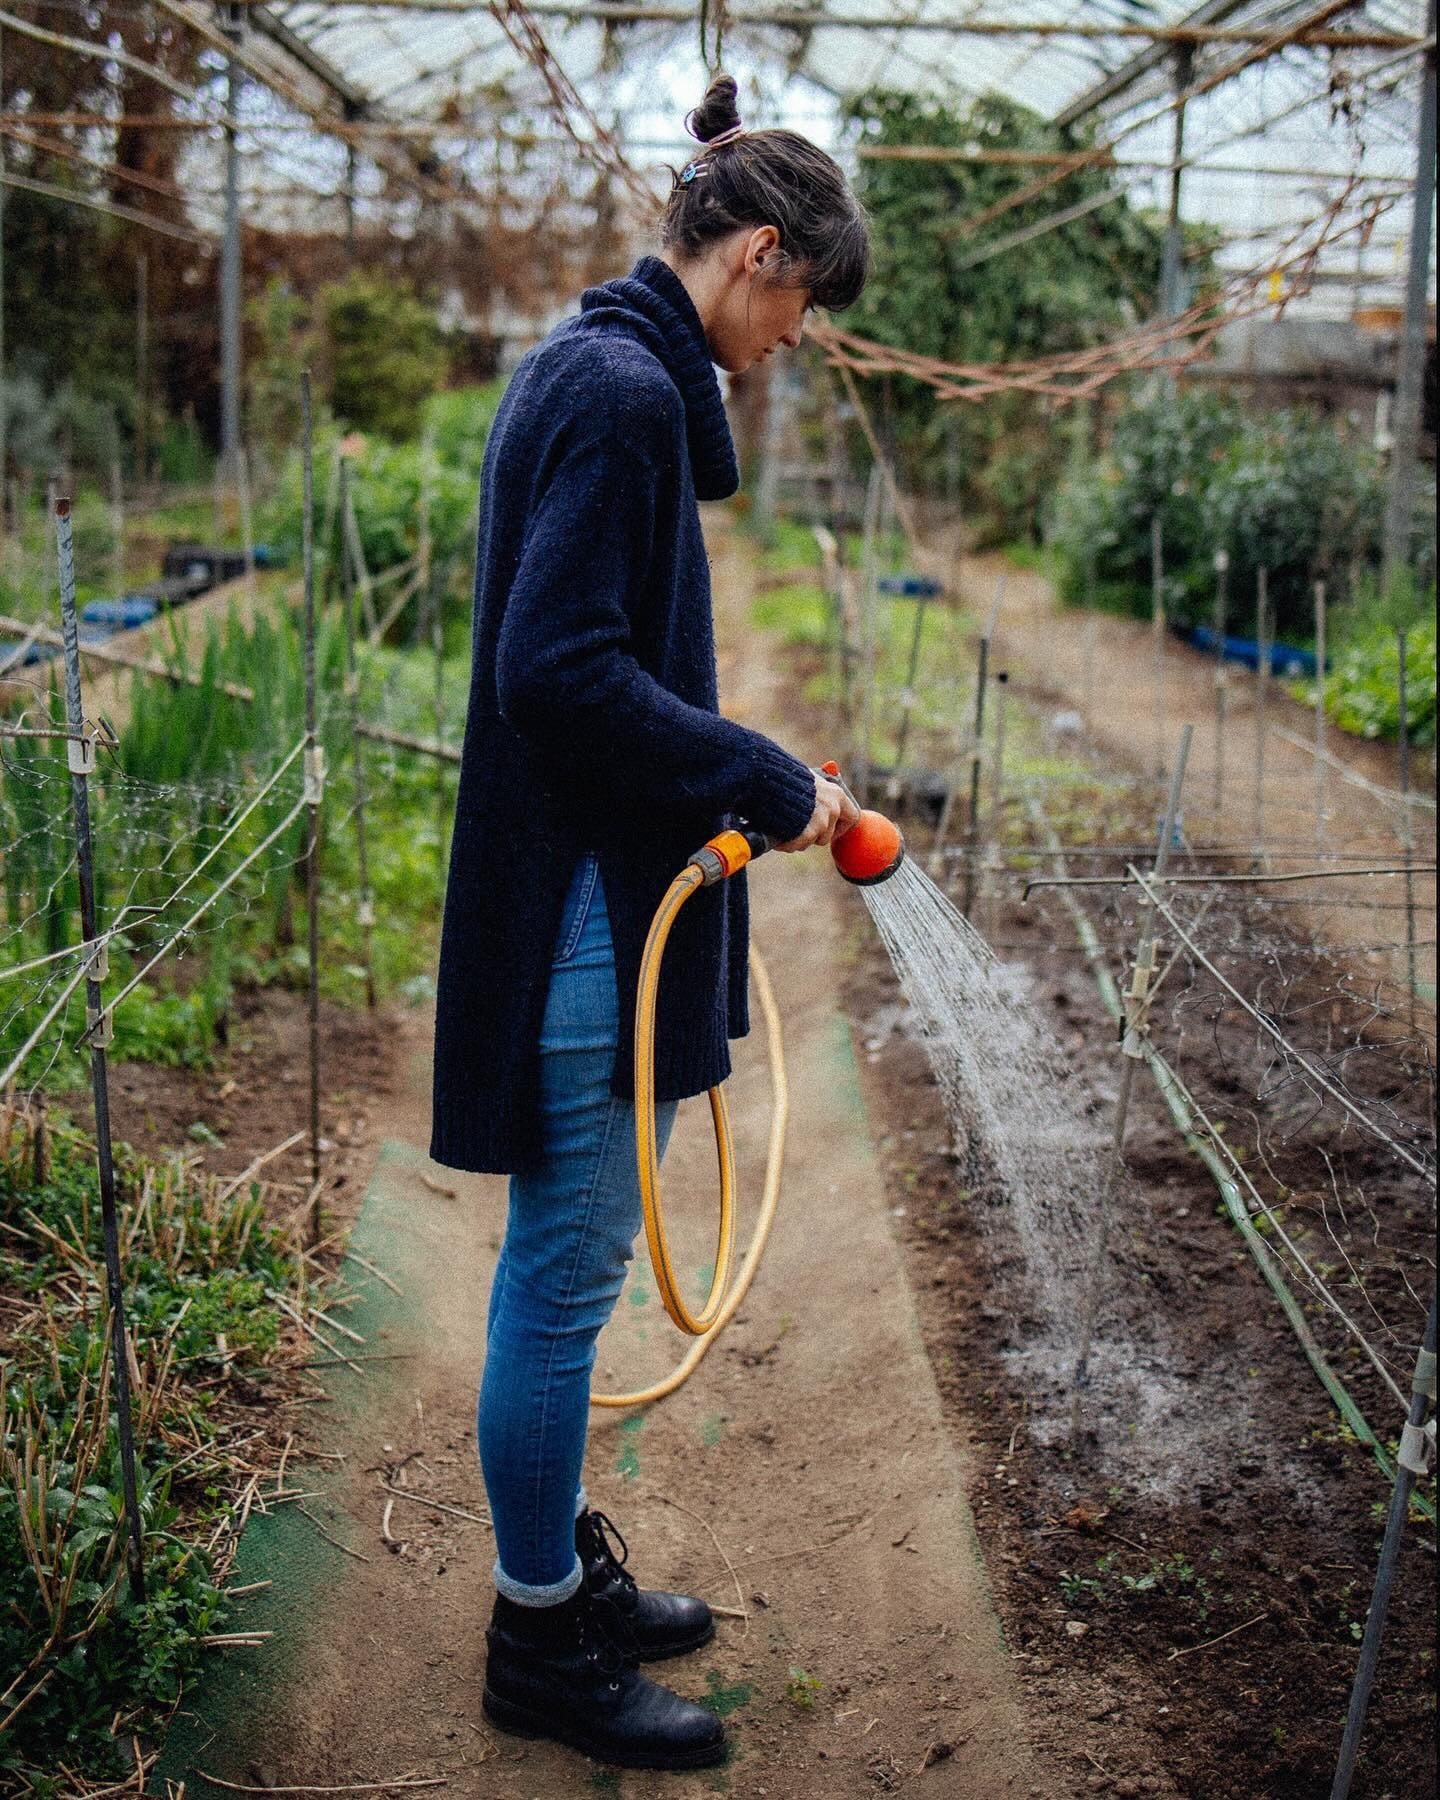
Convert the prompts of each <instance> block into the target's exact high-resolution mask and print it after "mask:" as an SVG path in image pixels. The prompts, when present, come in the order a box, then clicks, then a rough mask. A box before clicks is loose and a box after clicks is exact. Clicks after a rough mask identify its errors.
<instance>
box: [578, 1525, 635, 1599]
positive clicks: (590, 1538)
mask: <svg viewBox="0 0 1440 1800" xmlns="http://www.w3.org/2000/svg"><path fill="white" fill-rule="evenodd" d="M580 1524H581V1528H582V1529H583V1531H584V1533H585V1540H586V1541H585V1550H584V1553H583V1554H584V1557H585V1560H586V1561H587V1562H590V1561H594V1562H596V1563H598V1564H599V1566H600V1567H601V1568H602V1569H603V1570H604V1572H605V1579H606V1580H607V1581H618V1582H619V1583H620V1584H621V1585H622V1586H623V1587H625V1588H626V1589H628V1590H629V1591H630V1592H632V1593H633V1592H634V1591H635V1585H636V1584H635V1577H634V1576H633V1575H632V1574H631V1573H630V1571H629V1570H628V1569H627V1568H626V1567H625V1564H626V1563H627V1562H628V1561H629V1560H630V1546H629V1545H628V1544H627V1543H626V1542H625V1539H624V1538H623V1537H622V1536H621V1533H620V1528H619V1526H618V1525H616V1523H615V1521H614V1520H613V1519H611V1518H609V1517H607V1516H606V1514H604V1513H602V1512H584V1513H582V1514H581V1515H580ZM612 1537H613V1538H614V1540H615V1542H616V1543H617V1544H618V1545H619V1546H620V1554H619V1555H618V1556H617V1555H616V1554H615V1552H614V1550H613V1549H612V1548H611V1545H610V1540H611V1538H612Z"/></svg>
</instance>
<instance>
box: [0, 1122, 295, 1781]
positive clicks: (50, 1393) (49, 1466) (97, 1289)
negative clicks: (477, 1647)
mask: <svg viewBox="0 0 1440 1800" xmlns="http://www.w3.org/2000/svg"><path fill="white" fill-rule="evenodd" d="M48 1135H49V1157H48V1167H47V1170H46V1173H45V1176H44V1179H43V1180H41V1181H39V1182H37V1181H36V1179H35V1171H34V1161H33V1151H32V1144H31V1134H30V1126H29V1122H28V1120H27V1117H26V1115H25V1114H24V1113H23V1112H19V1111H17V1110H15V1109H13V1108H11V1109H9V1110H7V1111H5V1112H3V1113H0V1222H3V1224H4V1226H5V1232H4V1236H3V1238H0V1283H3V1285H4V1287H5V1288H6V1290H7V1291H8V1293H9V1294H10V1295H11V1296H12V1297H13V1298H14V1299H15V1300H16V1301H17V1302H18V1303H20V1305H21V1308H22V1311H21V1318H20V1322H19V1324H18V1325H16V1326H15V1327H14V1329H13V1332H12V1334H11V1337H10V1340H9V1343H8V1346H7V1358H6V1362H5V1365H4V1370H3V1388H0V1441H3V1448H4V1475H3V1477H0V1590H3V1592H4V1593H5V1594H6V1595H7V1598H8V1602H9V1603H8V1605H7V1608H6V1611H5V1613H4V1614H3V1616H0V1689H5V1690H7V1691H9V1692H10V1694H11V1697H12V1700H11V1703H12V1704H13V1701H14V1700H16V1699H21V1698H25V1697H26V1696H27V1695H29V1696H30V1697H29V1698H28V1700H27V1703H26V1705H25V1707H24V1710H23V1712H20V1713H19V1715H18V1717H16V1718H15V1720H14V1723H13V1724H12V1726H11V1728H10V1732H9V1735H8V1737H7V1739H6V1742H5V1745H4V1748H3V1750H0V1770H3V1771H4V1773H5V1774H6V1775H9V1776H11V1777H12V1778H14V1779H15V1780H16V1781H17V1783H18V1782H23V1783H24V1784H25V1786H24V1790H23V1791H27V1792H39V1793H43V1792H46V1791H48V1790H47V1789H46V1788H45V1787H44V1786H43V1785H38V1786H37V1782H38V1783H42V1784H43V1782H44V1780H45V1776H44V1774H43V1771H45V1770H51V1769H54V1768H55V1767H56V1765H57V1763H59V1762H60V1761H62V1760H63V1761H64V1762H66V1763H67V1764H69V1765H71V1766H72V1767H76V1768H81V1769H83V1770H84V1771H85V1772H86V1773H87V1774H89V1775H92V1776H95V1777H97V1778H100V1777H104V1778H108V1779H115V1778H118V1777H120V1776H122V1775H123V1774H124V1773H125V1772H126V1762H125V1759H124V1758H123V1757H122V1755H121V1752H120V1749H119V1745H120V1744H122V1743H124V1742H125V1741H126V1740H127V1737H128V1734H129V1733H130V1732H131V1731H153V1730H154V1728H155V1726H156V1725H157V1724H158V1722H159V1721H160V1720H161V1719H162V1718H163V1716H164V1714H165V1713H166V1712H167V1711H168V1709H169V1708H170V1707H171V1706H172V1705H173V1703H174V1702H175V1700H176V1699H177V1698H178V1696H179V1694H180V1691H181V1688H182V1686H183V1684H184V1682H185V1681H186V1680H187V1679H189V1677H190V1676H191V1675H192V1674H193V1673H194V1671H195V1670H196V1668H197V1667H198V1665H199V1661H200V1657H201V1654H202V1639H203V1638H204V1637H205V1635H206V1634H207V1633H209V1632H211V1631H213V1630H214V1629H215V1628H216V1627H217V1626H218V1625H219V1624H220V1623H222V1620H223V1615H224V1610H225V1599H224V1596H223V1594H222V1593H221V1591H220V1587H219V1582H218V1578H217V1571H216V1569H215V1568H214V1566H213V1565H212V1562H211V1558H210V1556H209V1555H208V1553H207V1552H206V1550H205V1549H204V1548H203V1545H204V1543H205V1540H206V1539H207V1538H209V1537H210V1536H211V1534H212V1530H213V1525H214V1522H215V1521H216V1520H217V1518H223V1517H224V1516H225V1515H226V1514H227V1513H228V1512H229V1511H230V1508H229V1507H228V1506H227V1505H226V1503H225V1499H224V1495H225V1483H224V1480H223V1474H222V1472H223V1471H224V1470H225V1452H224V1441H223V1431H222V1429H221V1427H220V1426H219V1425H218V1424H217V1423H216V1420H215V1417H214V1398H215V1396H214V1392H213V1390H212V1389H209V1388H201V1387H198V1386H194V1385H190V1383H191V1382H192V1381H193V1377H194V1375H195V1374H196V1373H198V1372H199V1371H201V1370H203V1369H205V1368H206V1367H207V1366H209V1367H211V1368H214V1367H222V1368H223V1367H225V1366H227V1365H228V1366H231V1367H241V1368H244V1367H247V1366H256V1365H258V1364H260V1363H262V1362H263V1361H264V1360H265V1358H266V1357H267V1356H268V1355H269V1354H270V1353H271V1351H272V1350H273V1349H274V1348H275V1345H276V1342H277V1339H278V1335H279V1317H278V1314H277V1313H276V1311H275V1308H274V1306H273V1304H272V1303H271V1300H270V1298H269V1294H270V1293H271V1291H273V1290H277V1289H278V1290H284V1289H293V1288H294V1286H295V1282H296V1276H297V1273H298V1270H297V1265H296V1260H295V1257H294V1255H293V1253H292V1252H291V1250H290V1249H289V1248H288V1246H287V1245H286V1244H285V1242H284V1241H283V1239H282V1237H281V1234H280V1233H279V1232H278V1231H277V1230H276V1229H275V1228H274V1227H272V1226H269V1225H267V1224H266V1223H265V1222H264V1219H263V1217H262V1214H261V1207H260V1200H259V1196H258V1193H256V1192H255V1191H254V1190H251V1191H249V1192H245V1193H237V1194H234V1195H232V1196H230V1197H229V1198H228V1199H224V1200H222V1199H221V1198H220V1195H221V1189H220V1186H219V1184H217V1183H216V1182H214V1181H208V1182H206V1181H199V1180H196V1179H194V1178H193V1177H192V1176H191V1175H190V1174H189V1173H187V1172H186V1171H184V1170H183V1168H182V1167H181V1165H179V1164H178V1163H171V1164H169V1165H163V1166H162V1165H158V1164H155V1163H150V1162H145V1161H142V1160H140V1159H138V1158H136V1157H135V1156H134V1155H133V1154H132V1153H131V1152H129V1151H128V1150H127V1149H126V1148H125V1147H124V1146H121V1147H120V1148H119V1151H118V1153H117V1177H118V1181H119V1187H120V1193H121V1205H120V1209H119V1210H120V1217H119V1230H120V1238H121V1242H122V1243H124V1244H125V1246H126V1275H127V1282H126V1287H127V1324H128V1327H129V1336H130V1341H131V1343H132V1344H133V1346H134V1353H135V1366H136V1370H137V1372H138V1375H139V1380H138V1381H137V1382H136V1383H135V1386H134V1408H135V1415H134V1416H135V1431H136V1449H137V1464H138V1467H137V1471H136V1474H137V1488H138V1492H139V1500H140V1512H141V1519H142V1529H143V1547H144V1559H145V1583H146V1590H145V1598H144V1599H143V1600H142V1601H139V1602H137V1601H135V1600H134V1599H133V1598H132V1596H131V1594H130V1589H129V1582H128V1580H127V1578H126V1569H125V1544H126V1535H127V1533H126V1525H125V1519H124V1507H123V1500H122V1488H121V1471H120V1452H119V1438H118V1433H117V1432H116V1431H115V1429H114V1422H113V1419H112V1418H111V1416H110V1408H111V1393H110V1379H109V1356H110V1330H109V1321H108V1314H107V1311H106V1308H105V1276H104V1228H103V1219H102V1216H101V1212H100V1208H99V1206H98V1205H97V1204H96V1201H95V1196H94V1153H93V1148H92V1146H91V1145H90V1144H89V1143H88V1142H87V1141H86V1140H85V1139H83V1138H82V1137H81V1136H80V1135H79V1134H78V1133H77V1132H75V1131H74V1130H73V1129H72V1128H70V1127H69V1126H67V1125H66V1124H65V1123H64V1122H63V1121H60V1120H56V1119H52V1121H51V1123H50V1126H49V1133H48ZM197 1451H198V1452H200V1453H201V1454H199V1455H197ZM217 1476H221V1478H220V1479H217Z"/></svg>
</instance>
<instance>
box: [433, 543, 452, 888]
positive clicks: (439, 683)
mask: <svg viewBox="0 0 1440 1800" xmlns="http://www.w3.org/2000/svg"><path fill="white" fill-rule="evenodd" d="M430 643H431V646H432V648H433V650H434V652H435V742H436V743H437V744H443V743H444V741H445V616H444V605H443V595H442V593H441V586H440V583H439V582H437V581H436V580H435V578H434V576H433V575H432V576H431V580H430ZM447 812H448V809H447V807H446V802H445V764H444V763H443V762H442V761H440V760H439V759H438V758H437V759H436V762H435V845H436V851H435V853H436V856H437V858H438V860H439V864H440V875H441V879H442V880H443V879H444V875H445V827H446V825H447V824H448V822H449V820H448V816H447Z"/></svg>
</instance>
